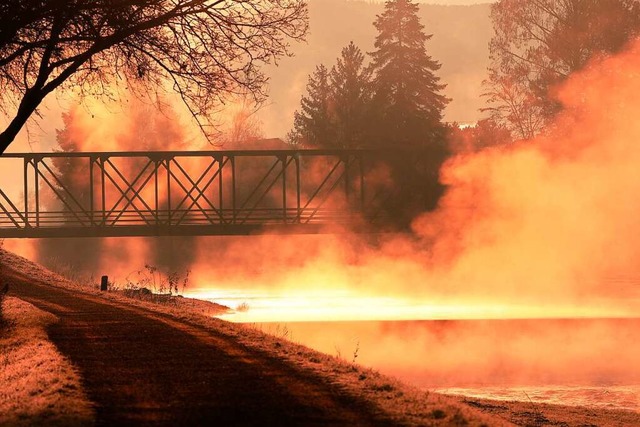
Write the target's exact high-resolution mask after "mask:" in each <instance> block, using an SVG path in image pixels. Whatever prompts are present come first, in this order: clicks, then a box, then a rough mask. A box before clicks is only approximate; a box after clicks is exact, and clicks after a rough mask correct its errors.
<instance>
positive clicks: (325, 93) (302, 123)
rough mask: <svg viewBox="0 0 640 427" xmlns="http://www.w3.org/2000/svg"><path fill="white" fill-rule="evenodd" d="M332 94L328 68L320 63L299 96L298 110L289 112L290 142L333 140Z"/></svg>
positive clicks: (322, 143) (326, 143) (327, 142)
mask: <svg viewBox="0 0 640 427" xmlns="http://www.w3.org/2000/svg"><path fill="white" fill-rule="evenodd" d="M332 104H333V94H332V90H331V87H330V86H329V71H328V70H327V67H325V66H324V65H322V64H320V65H318V66H317V67H316V69H315V71H314V72H313V74H311V75H310V76H309V81H308V83H307V95H306V96H304V95H303V96H302V99H301V100H300V110H299V111H296V112H295V113H294V116H293V130H292V131H291V132H290V133H289V136H288V139H289V141H290V142H291V143H293V144H302V145H311V146H314V145H315V146H332V145H333V144H334V141H335V128H334V107H333V105H332Z"/></svg>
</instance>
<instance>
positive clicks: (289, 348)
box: [3, 253, 640, 426]
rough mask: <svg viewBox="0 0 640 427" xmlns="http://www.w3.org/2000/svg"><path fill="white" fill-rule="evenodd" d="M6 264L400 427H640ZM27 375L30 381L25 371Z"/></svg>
mask: <svg viewBox="0 0 640 427" xmlns="http://www.w3.org/2000/svg"><path fill="white" fill-rule="evenodd" d="M3 261H4V262H5V263H7V265H9V266H10V268H11V269H12V270H13V271H16V272H19V273H20V274H23V275H24V276H28V277H30V278H31V279H32V280H37V281H40V282H43V283H48V284H56V285H57V286H61V287H64V288H67V289H71V290H74V291H77V292H82V293H83V294H85V295H87V296H89V297H91V298H97V299H101V300H109V301H112V302H113V303H115V304H119V305H120V304H129V305H131V304H135V305H136V306H137V307H140V308H143V309H145V310H149V312H155V313H163V314H168V315H171V316H173V317H174V318H176V319H180V320H181V321H183V322H187V323H191V324H194V325H199V326H202V327H206V328H210V329H211V330H215V331H216V333H221V334H224V335H225V336H227V337H231V338H233V339H234V340H236V341H237V342H239V343H241V344H242V345H244V346H246V347H247V348H251V349H253V350H254V351H258V352H261V353H262V354H265V355H267V356H268V357H272V358H278V359H281V360H284V361H286V362H287V363H289V364H290V365H291V366H292V367H294V368H295V369H296V370H299V371H301V372H308V373H310V374H313V375H317V376H322V377H323V378H324V379H325V380H326V381H327V382H328V383H331V384H335V385H337V386H338V387H339V388H340V389H342V390H345V391H346V392H348V393H349V394H350V395H354V396H358V397H359V398H361V399H364V400H366V401H368V402H371V404H372V405H375V406H376V407H378V408H380V410H382V411H383V412H385V413H386V414H388V416H389V417H391V419H393V420H394V421H395V422H397V423H398V424H406V425H424V424H427V425H463V424H464V425H491V426H493V425H508V424H509V423H516V424H519V425H546V424H552V423H555V424H556V425H558V424H560V425H605V426H622V425H640V414H636V413H631V412H625V411H607V410H592V409H587V408H570V407H562V406H555V405H542V404H523V403H521V402H494V401H482V400H479V399H468V398H464V397H450V396H444V395H441V394H438V393H433V392H428V391H424V390H420V389H417V388H415V387H411V386H408V385H406V384H403V383H402V382H400V381H399V380H397V379H394V378H391V377H387V376H384V375H381V374H380V373H378V372H376V371H374V370H372V369H369V368H366V367H363V366H359V365H357V364H354V363H351V362H350V361H347V360H345V359H344V358H339V357H334V356H329V355H326V354H322V353H319V352H317V351H314V350H311V349H309V348H307V347H304V346H302V345H299V344H296V343H292V342H290V341H288V340H287V339H286V338H288V337H287V336H286V332H285V331H280V332H279V333H277V334H276V335H279V336H274V335H266V334H264V333H263V332H262V331H260V330H258V329H256V328H252V327H247V326H242V325H236V324H231V323H228V322H224V321H221V320H219V319H215V318H211V317H207V316H204V315H203V314H202V313H198V312H197V310H188V309H185V307H184V306H182V307H176V306H173V304H154V303H152V302H149V301H144V300H135V299H130V298H127V297H124V296H123V295H120V294H118V293H117V292H106V293H100V292H99V291H98V290H95V289H93V288H92V287H91V286H83V285H80V284H77V283H73V282H71V281H69V280H66V279H64V278H62V277H60V276H58V275H56V274H55V273H52V272H49V271H47V270H45V269H44V268H42V267H40V266H38V265H36V264H34V263H31V262H30V261H27V260H25V259H23V258H20V257H17V256H16V255H14V254H9V253H5V254H4V255H3ZM24 375H29V372H28V371H26V372H25V373H24Z"/></svg>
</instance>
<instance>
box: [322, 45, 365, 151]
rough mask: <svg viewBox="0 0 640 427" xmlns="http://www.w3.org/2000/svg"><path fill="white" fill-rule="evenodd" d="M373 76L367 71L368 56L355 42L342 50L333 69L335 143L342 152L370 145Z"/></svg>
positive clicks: (331, 76)
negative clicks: (371, 85) (369, 131)
mask: <svg viewBox="0 0 640 427" xmlns="http://www.w3.org/2000/svg"><path fill="white" fill-rule="evenodd" d="M369 76H370V73H369V72H368V70H367V69H365V68H364V55H363V53H362V51H361V50H360V49H359V48H358V47H357V46H356V45H355V44H353V42H351V43H349V45H348V46H347V47H345V48H344V49H342V55H341V56H340V57H339V58H338V61H337V63H336V65H334V66H333V68H332V69H331V74H330V81H331V91H332V95H333V115H334V126H335V133H336V135H335V142H334V144H332V145H335V146H337V147H341V148H355V147H361V146H363V145H366V144H367V137H368V134H367V129H368V128H369V125H370V123H368V114H369V106H370V102H371V91H370V81H369V78H370V77H369Z"/></svg>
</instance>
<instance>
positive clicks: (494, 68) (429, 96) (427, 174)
mask: <svg viewBox="0 0 640 427" xmlns="http://www.w3.org/2000/svg"><path fill="white" fill-rule="evenodd" d="M547 3H548V4H547ZM311 4H312V9H311V11H312V14H313V13H314V9H313V7H314V6H313V5H314V2H312V3H311ZM545 4H546V6H545V7H542V6H541V5H540V3H531V2H526V1H522V0H501V1H499V2H497V3H495V4H493V5H492V6H491V7H490V9H489V8H488V7H486V6H483V7H480V6H478V7H475V6H474V7H469V8H464V10H465V11H467V12H469V13H481V12H480V11H484V12H490V17H491V22H492V24H493V27H492V31H493V35H492V37H491V40H490V42H489V58H488V61H489V62H488V64H489V68H488V73H487V72H485V73H484V76H485V77H484V83H483V85H484V86H483V87H484V91H485V95H486V96H485V97H484V101H485V104H484V105H485V106H484V107H483V108H482V109H483V114H484V116H485V118H484V119H482V120H479V121H478V122H477V123H476V124H475V125H473V126H468V127H461V126H459V125H458V124H457V123H455V122H453V123H452V122H447V121H445V119H444V116H445V107H446V106H447V104H448V102H449V101H450V98H448V96H450V95H449V93H450V91H451V84H449V85H448V86H447V85H445V84H443V83H441V81H440V73H441V66H442V67H443V69H444V68H446V65H447V64H446V62H445V61H447V60H451V58H447V57H444V58H440V57H438V56H436V55H433V54H432V51H431V49H430V43H431V40H430V39H431V37H432V36H433V37H434V38H437V37H438V34H436V33H434V32H433V31H432V29H431V28H430V26H429V22H428V19H425V16H424V11H425V10H430V9H429V7H427V6H424V7H423V6H418V5H417V4H416V3H414V2H411V1H408V0H390V1H387V2H386V3H385V6H384V8H382V7H377V6H375V5H370V4H364V3H363V4H360V3H358V2H349V8H351V10H352V13H353V15H352V16H358V12H357V11H358V10H359V8H362V9H363V10H364V9H366V10H368V11H369V13H371V12H370V10H372V8H376V7H377V9H376V10H378V11H379V12H378V15H377V16H374V17H373V19H371V15H366V14H364V16H363V18H362V19H363V20H364V19H365V17H366V18H367V20H368V21H369V22H368V23H367V25H369V26H370V27H371V28H374V30H373V31H372V34H373V36H374V37H372V40H371V42H370V43H371V44H370V45H369V47H365V48H364V49H363V48H361V47H360V46H358V45H357V44H356V43H355V42H354V43H350V44H348V45H347V46H342V47H340V46H333V47H334V48H335V56H334V57H335V58H336V60H335V62H334V63H328V65H323V64H316V65H317V67H316V68H315V70H314V71H313V72H312V73H311V74H310V75H309V79H308V84H307V87H306V93H304V94H303V95H302V103H301V106H300V108H299V110H298V111H297V112H296V114H295V117H294V118H295V120H294V128H293V130H292V132H291V133H290V135H289V142H291V143H293V144H297V145H298V146H304V147H336V148H348V147H369V146H375V147H385V148H390V149H393V148H395V147H421V146H432V147H433V146H434V145H435V146H438V147H439V153H441V156H440V157H438V156H436V157H438V158H437V161H436V162H435V163H431V164H429V166H428V169H424V170H423V171H422V172H423V175H417V176H418V178H417V179H416V181H414V182H407V181H408V180H407V176H406V175H403V174H402V169H403V168H402V165H400V166H399V167H397V168H395V169H392V173H391V174H390V179H391V182H392V184H391V185H394V184H393V183H394V182H395V183H396V184H398V185H402V186H403V187H405V188H408V189H409V190H407V192H406V193H405V198H404V201H405V202H407V203H409V204H410V203H411V202H412V199H411V194H412V193H415V192H416V191H419V189H420V188H424V187H425V186H426V187H429V186H430V187H431V190H430V191H431V194H432V196H433V197H432V198H431V199H430V200H428V201H427V202H426V203H423V204H422V205H420V206H418V207H417V209H415V210H414V211H412V215H413V214H417V213H419V212H426V211H429V210H431V209H433V208H435V207H436V205H437V199H438V197H439V196H440V194H442V191H443V187H442V186H440V185H439V184H438V183H437V179H438V177H437V172H438V169H439V167H440V165H441V163H442V161H444V159H445V154H446V153H447V152H457V151H478V150H482V149H483V148H484V147H487V146H495V145H504V144H509V143H514V142H517V141H518V140H520V139H523V138H531V137H534V136H537V135H539V134H541V133H544V132H545V131H547V130H548V129H549V124H550V123H553V121H554V118H555V117H556V116H557V115H558V114H559V113H561V112H562V111H563V108H564V106H563V104H562V102H560V101H559V100H557V97H556V92H555V88H556V87H558V85H560V84H562V83H563V82H564V81H566V80H567V79H568V78H569V77H570V76H571V75H572V74H574V73H576V72H578V71H581V70H584V69H585V67H587V66H588V64H589V63H590V61H591V60H593V59H594V58H597V57H599V56H603V55H607V54H612V53H616V52H619V51H621V50H623V49H624V47H625V46H626V45H627V43H628V42H629V41H630V40H632V39H633V38H634V37H635V36H636V35H637V34H638V31H639V29H640V9H639V7H638V5H637V3H636V2H633V1H629V0H589V1H581V0H572V1H569V2H566V1H563V2H560V1H551V0H550V1H548V2H545ZM547 6H548V7H547ZM315 13H317V10H316V12H315ZM398 16H403V18H402V19H399V20H397V19H396V21H397V22H403V23H404V24H402V25H407V26H408V28H410V31H408V32H407V33H410V34H412V38H408V39H405V41H406V44H407V46H406V49H405V51H402V52H401V53H400V54H399V53H398V52H394V48H397V46H395V47H394V43H393V42H394V40H396V39H397V37H398V35H397V33H398V31H399V28H397V27H394V25H395V24H394V20H393V19H392V18H394V17H395V18H397V17H398ZM450 18H451V19H452V20H455V19H456V16H455V15H452V16H450ZM354 19H356V18H354ZM531 19H533V22H532V21H531ZM312 25H313V21H312ZM363 25H364V24H363ZM312 28H313V27H312ZM441 28H442V24H441ZM532 28H535V31H533V30H532ZM536 31H540V33H537V32H536ZM376 32H377V36H376V35H375V34H376ZM324 33H326V34H328V35H327V36H326V37H327V38H328V39H330V38H331V32H330V31H320V29H318V30H317V31H316V32H315V34H316V35H314V36H313V37H319V36H318V35H317V34H324ZM312 34H314V32H313V31H312ZM358 37H359V39H360V40H362V36H361V35H358ZM466 37H468V38H474V37H475V36H474V33H473V31H469V32H468V33H467V34H466ZM355 38H356V37H354V39H355ZM371 46H372V47H371ZM524 46H526V47H524ZM407 52H409V53H407ZM403 55H404V56H403ZM450 55H454V56H455V52H454V53H450ZM443 56H444V55H443ZM394 57H395V58H401V57H402V60H403V61H405V62H402V61H398V60H394ZM394 61H395V62H394ZM476 65H477V64H476ZM407 70H414V71H415V70H418V71H416V73H415V76H414V77H411V78H408V80H406V81H404V80H402V79H401V78H399V77H398V76H400V75H402V76H403V77H402V78H407V77H406V76H407V75H410V74H411V73H407ZM477 72H479V71H478V70H472V71H471V73H472V74H474V73H477ZM276 80H277V78H276ZM412 85H413V86H412ZM399 88H401V89H406V93H401V92H402V91H401V90H400V89H399ZM403 96H404V98H403ZM399 106H401V107H402V108H399ZM395 107H398V108H395ZM131 113H133V114H138V115H139V119H138V120H136V121H135V122H136V123H138V126H139V127H138V128H132V129H130V136H129V137H128V138H125V139H124V140H121V141H119V142H118V143H117V148H118V149H122V150H131V149H136V150H139V149H148V150H154V149H155V150H163V149H172V150H175V149H180V148H185V149H192V148H194V147H193V146H190V145H189V143H188V142H185V141H188V140H189V139H188V138H186V137H185V135H184V134H181V129H180V125H178V122H179V121H178V120H177V119H176V115H174V114H173V113H171V112H169V113H167V112H166V111H165V112H163V113H162V114H159V113H157V112H154V111H153V109H152V108H147V107H143V106H142V105H141V104H140V105H133V106H132V107H131ZM74 120H75V119H74V113H73V111H70V112H68V113H67V115H66V116H65V119H64V121H65V129H61V130H60V131H59V133H58V135H57V141H58V143H59V146H60V149H61V150H63V151H81V150H82V149H84V142H83V135H82V133H81V132H79V133H78V132H75V133H74V132H70V131H69V129H72V128H73V126H74ZM249 125H250V126H252V128H251V129H250V131H249V132H245V131H243V129H242V128H243V125H242V123H240V125H239V127H236V128H235V132H237V134H238V135H243V137H242V139H252V140H254V142H255V141H258V142H259V141H260V137H261V135H262V132H261V130H260V129H259V126H256V123H255V122H247V126H249ZM236 139H237V138H236ZM228 140H234V138H233V137H231V138H228ZM181 144H182V145H181ZM238 146H239V147H241V145H238ZM195 148H202V147H201V146H199V147H195ZM225 148H232V145H231V144H227V146H226V147H225ZM110 149H111V148H110ZM56 166H57V168H58V170H59V171H60V173H61V174H63V175H64V176H65V177H66V179H68V180H69V181H70V182H72V181H73V176H74V174H75V173H76V171H74V169H73V167H72V166H71V165H65V164H58V165H56ZM72 185H76V186H81V184H80V183H75V184H72ZM77 190H78V191H80V192H83V191H84V190H83V189H82V188H77ZM85 193H86V191H85ZM423 202H424V201H423ZM410 219H411V218H408V220H410ZM173 242H174V243H172V244H171V245H164V244H157V245H153V246H154V248H163V247H167V248H169V247H171V246H172V245H173V248H174V249H166V250H167V251H169V252H168V253H165V249H154V251H156V252H155V255H154V258H155V259H154V260H153V262H158V263H162V264H165V263H166V264H167V265H175V266H176V267H177V268H182V267H184V266H187V265H189V263H190V261H191V259H192V258H193V249H192V248H193V247H194V245H192V244H191V242H190V239H186V238H185V239H182V238H181V239H174V240H173ZM63 247H64V248H69V249H61V248H63ZM91 247H92V249H86V247H85V246H84V245H82V244H81V243H70V242H69V243H64V244H60V242H59V241H53V242H52V243H48V242H43V243H41V245H40V248H41V249H40V253H41V255H42V257H43V258H46V257H49V256H51V255H52V254H55V255H56V256H60V257H62V256H63V253H64V252H68V255H69V256H70V257H75V256H77V255H79V254H81V255H82V256H80V257H78V258H77V259H78V260H80V259H82V261H78V262H83V263H87V266H89V265H91V264H92V263H93V262H94V261H95V260H97V259H98V257H99V256H100V253H101V243H100V242H98V243H96V244H95V245H92V246H91ZM80 248H82V249H83V250H79V249H80ZM90 253H91V254H92V256H88V254H90ZM92 259H93V260H94V261H92Z"/></svg>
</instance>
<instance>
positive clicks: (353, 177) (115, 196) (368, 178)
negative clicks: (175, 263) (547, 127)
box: [0, 150, 443, 238]
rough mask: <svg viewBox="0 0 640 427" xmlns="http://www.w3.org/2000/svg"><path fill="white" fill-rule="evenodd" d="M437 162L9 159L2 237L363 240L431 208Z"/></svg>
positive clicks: (350, 155)
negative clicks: (407, 210) (347, 233)
mask: <svg viewBox="0 0 640 427" xmlns="http://www.w3.org/2000/svg"><path fill="white" fill-rule="evenodd" d="M442 159H443V155H442V154H441V153H440V152H439V151H437V150H421V151H397V150H396V151H389V150H386V151H383V150H268V151H267V150H264V151H263V150H252V151H200V152H113V153H103V152H100V153H97V152H92V153H35V154H34V153H29V154H5V155H3V156H2V157H0V173H3V174H4V175H5V176H4V177H3V178H2V184H0V238H2V237H7V238H17V237H109V236H111V237H117V236H162V235H239V234H254V233H265V232H272V233H320V232H332V231H335V230H336V228H345V227H346V228H350V229H353V230H355V231H371V230H372V227H377V228H378V229H379V228H380V227H384V226H388V225H391V224H394V223H395V225H398V222H402V218H403V215H404V214H403V213H402V210H403V209H402V208H403V204H404V205H405V206H406V205H407V204H409V205H411V204H414V202H415V201H416V200H418V201H420V200H421V201H422V202H421V203H417V204H418V205H421V204H422V206H421V208H423V209H424V207H425V206H426V205H429V204H433V198H434V195H435V193H434V191H435V192H436V193H437V191H436V190H435V189H436V187H437V169H438V166H439V164H440V163H441V161H442ZM2 162H8V163H13V168H11V167H9V168H5V167H3V166H2ZM435 197H436V198H437V195H435ZM427 207H428V206H427ZM398 220H400V221H398ZM405 225H406V224H405Z"/></svg>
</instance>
